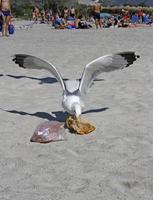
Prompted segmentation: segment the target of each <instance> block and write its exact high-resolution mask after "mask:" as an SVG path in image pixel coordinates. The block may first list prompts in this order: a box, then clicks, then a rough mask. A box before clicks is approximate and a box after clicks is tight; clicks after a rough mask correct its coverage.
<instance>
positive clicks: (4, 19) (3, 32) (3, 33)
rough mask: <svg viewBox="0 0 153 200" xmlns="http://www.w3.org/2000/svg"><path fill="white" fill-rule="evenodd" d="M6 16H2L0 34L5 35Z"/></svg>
mask: <svg viewBox="0 0 153 200" xmlns="http://www.w3.org/2000/svg"><path fill="white" fill-rule="evenodd" d="M5 26H6V17H5V16H3V25H2V36H5Z"/></svg>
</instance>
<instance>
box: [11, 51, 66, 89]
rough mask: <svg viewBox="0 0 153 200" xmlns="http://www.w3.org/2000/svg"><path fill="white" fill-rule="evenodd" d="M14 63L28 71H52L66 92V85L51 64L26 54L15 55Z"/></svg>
mask: <svg viewBox="0 0 153 200" xmlns="http://www.w3.org/2000/svg"><path fill="white" fill-rule="evenodd" d="M13 61H14V62H15V63H16V64H18V65H19V67H22V68H28V69H46V70H48V71H50V72H51V73H52V74H53V75H54V76H55V78H56V79H57V80H58V81H59V82H60V84H61V86H62V88H63V91H65V84H64V81H63V79H62V77H61V75H60V73H59V72H58V71H57V69H56V68H55V67H54V66H53V65H52V64H51V63H49V62H47V61H44V60H42V59H40V58H37V57H35V56H31V55H26V54H15V55H14V56H13Z"/></svg>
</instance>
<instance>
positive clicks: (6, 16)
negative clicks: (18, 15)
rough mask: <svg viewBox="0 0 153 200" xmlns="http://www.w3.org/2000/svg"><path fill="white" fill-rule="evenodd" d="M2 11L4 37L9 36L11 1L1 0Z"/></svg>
mask: <svg viewBox="0 0 153 200" xmlns="http://www.w3.org/2000/svg"><path fill="white" fill-rule="evenodd" d="M0 11H1V12H2V14H3V27H2V36H9V34H8V26H9V23H10V18H11V5H10V0H0Z"/></svg>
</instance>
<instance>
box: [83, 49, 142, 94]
mask: <svg viewBox="0 0 153 200" xmlns="http://www.w3.org/2000/svg"><path fill="white" fill-rule="evenodd" d="M139 57H140V56H137V55H135V52H121V53H117V54H110V55H105V56H102V57H100V58H97V59H96V60H93V61H92V62H90V63H89V64H87V65H86V67H85V69H84V72H83V74H82V78H81V82H80V86H79V91H80V94H81V95H85V94H86V93H87V91H88V88H89V87H90V85H91V84H92V82H93V80H94V79H95V78H96V76H98V75H99V74H100V73H103V72H110V71H114V70H118V69H123V68H125V67H129V66H130V65H131V64H133V62H134V61H135V60H136V59H137V58H139Z"/></svg>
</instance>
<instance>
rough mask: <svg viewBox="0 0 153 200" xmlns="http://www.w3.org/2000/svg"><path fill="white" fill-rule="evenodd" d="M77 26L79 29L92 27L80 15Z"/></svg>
mask: <svg viewBox="0 0 153 200" xmlns="http://www.w3.org/2000/svg"><path fill="white" fill-rule="evenodd" d="M75 26H76V28H77V29H89V28H91V27H92V26H91V25H90V24H88V23H87V21H86V20H84V19H83V16H82V15H80V16H79V17H78V18H77V19H76V22H75Z"/></svg>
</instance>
